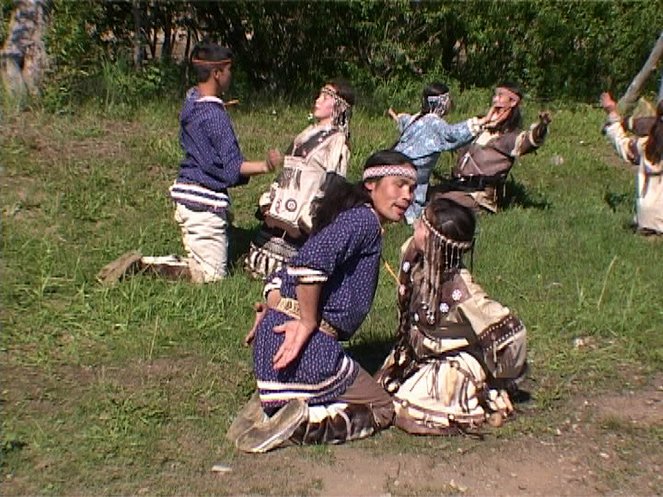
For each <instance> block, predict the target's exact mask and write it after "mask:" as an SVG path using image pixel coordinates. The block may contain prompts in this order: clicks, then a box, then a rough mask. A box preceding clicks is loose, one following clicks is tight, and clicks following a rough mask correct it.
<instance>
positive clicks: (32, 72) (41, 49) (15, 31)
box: [0, 0, 48, 100]
mask: <svg viewBox="0 0 663 497" xmlns="http://www.w3.org/2000/svg"><path fill="white" fill-rule="evenodd" d="M47 11H48V0H15V2H14V12H13V14H12V17H11V21H10V23H9V29H8V33H9V34H8V36H7V39H6V40H5V44H4V46H3V47H2V50H1V51H0V76H1V77H2V81H3V84H4V87H5V91H6V92H7V94H8V95H9V97H10V98H13V99H18V100H22V99H23V98H25V97H26V96H27V95H30V96H37V95H39V93H40V89H41V82H42V80H43V77H44V73H45V71H46V69H47V66H48V57H47V54H46V46H45V44H44V34H45V32H46V23H47Z"/></svg>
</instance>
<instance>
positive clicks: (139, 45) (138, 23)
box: [131, 0, 143, 68]
mask: <svg viewBox="0 0 663 497" xmlns="http://www.w3.org/2000/svg"><path fill="white" fill-rule="evenodd" d="M131 12H132V14H133V17H134V39H133V48H134V67H136V68H138V67H140V66H142V65H143V34H142V29H143V26H142V24H143V16H142V14H141V10H140V0H134V1H133V2H131Z"/></svg>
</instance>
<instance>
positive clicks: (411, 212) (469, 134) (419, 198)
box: [388, 83, 498, 224]
mask: <svg viewBox="0 0 663 497" xmlns="http://www.w3.org/2000/svg"><path fill="white" fill-rule="evenodd" d="M451 107H452V100H451V93H450V92H449V87H448V86H447V85H445V84H443V83H432V84H430V85H427V86H426V87H425V88H424V91H423V94H422V96H421V110H420V111H419V112H418V113H416V114H414V115H411V114H406V113H400V114H396V112H394V110H393V109H392V108H391V107H390V108H389V110H388V113H389V115H390V116H391V118H392V119H393V120H394V121H396V123H397V125H398V131H399V133H400V136H399V138H398V141H397V142H396V144H395V145H394V147H393V148H394V150H396V151H398V152H401V153H403V154H405V155H407V156H408V157H410V159H412V163H413V164H414V165H415V167H416V168H417V188H416V190H415V192H414V201H413V202H412V205H411V206H410V208H409V209H408V211H407V213H406V214H405V220H406V221H407V222H408V224H412V223H413V222H414V220H415V219H416V218H417V217H419V216H420V215H421V212H422V211H423V209H424V205H425V204H426V197H427V194H428V183H429V182H430V176H431V173H432V171H433V168H434V167H435V164H436V163H437V159H438V158H439V156H440V153H442V152H445V151H451V150H456V149H457V148H458V147H461V146H463V145H465V144H466V143H468V142H469V141H470V140H472V138H474V137H475V136H476V135H477V134H479V132H481V130H482V129H483V128H484V126H485V125H486V124H488V123H489V122H495V121H494V120H495V119H496V118H497V117H498V116H497V114H496V113H495V111H494V109H492V108H491V110H490V111H489V112H488V114H487V115H486V116H484V117H473V118H471V119H468V120H466V121H462V122H460V123H457V124H449V123H447V121H445V116H446V115H447V114H448V113H449V111H450V110H451Z"/></svg>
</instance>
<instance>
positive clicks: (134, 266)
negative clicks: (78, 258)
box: [97, 250, 143, 286]
mask: <svg viewBox="0 0 663 497" xmlns="http://www.w3.org/2000/svg"><path fill="white" fill-rule="evenodd" d="M142 256H143V254H141V253H140V252H138V251H137V250H132V251H130V252H126V253H124V254H122V255H121V256H120V257H118V258H117V259H115V260H114V261H112V262H110V263H108V264H106V265H105V266H104V267H103V268H101V271H99V273H97V281H98V282H99V283H101V284H102V285H105V286H110V285H114V284H115V283H117V282H118V281H120V280H121V279H122V278H124V277H125V276H131V275H133V274H135V273H137V272H138V271H140V269H141V267H140V266H141V264H140V260H141V258H142Z"/></svg>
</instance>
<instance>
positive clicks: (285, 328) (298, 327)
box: [272, 319, 317, 369]
mask: <svg viewBox="0 0 663 497" xmlns="http://www.w3.org/2000/svg"><path fill="white" fill-rule="evenodd" d="M316 328H317V326H316V325H311V324H306V323H304V322H303V321H302V320H300V319H295V320H292V321H286V322H285V323H283V324H282V325H279V326H275V327H274V333H284V334H285V339H284V340H283V343H282V344H281V346H280V347H279V350H277V351H276V354H274V358H273V359H272V364H273V366H274V369H285V368H286V367H288V366H289V365H290V364H291V363H292V361H294V360H295V359H297V357H299V354H300V353H301V351H302V349H303V348H304V345H306V342H308V340H309V338H311V335H313V332H314V331H315V330H316Z"/></svg>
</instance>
